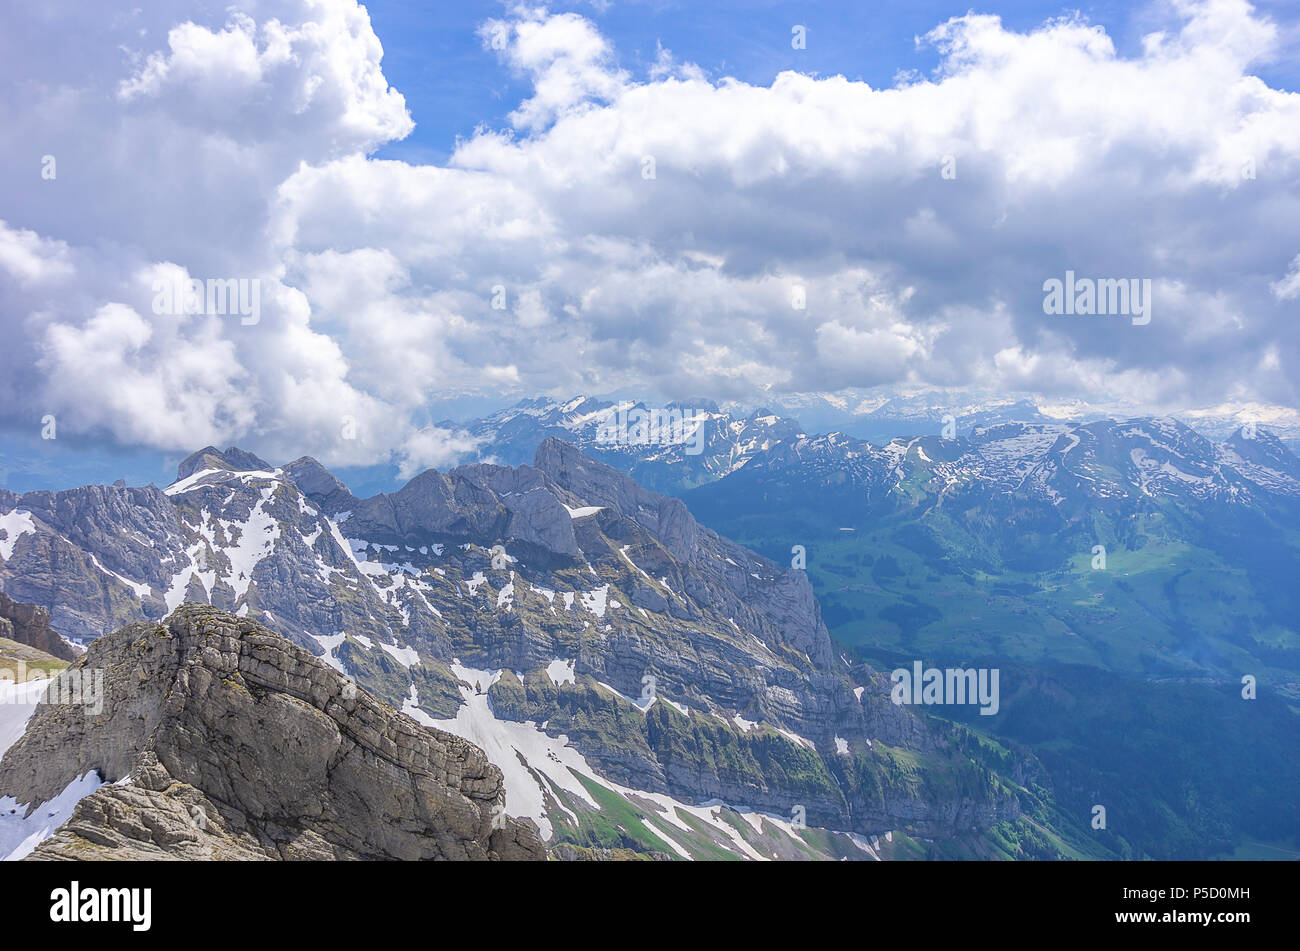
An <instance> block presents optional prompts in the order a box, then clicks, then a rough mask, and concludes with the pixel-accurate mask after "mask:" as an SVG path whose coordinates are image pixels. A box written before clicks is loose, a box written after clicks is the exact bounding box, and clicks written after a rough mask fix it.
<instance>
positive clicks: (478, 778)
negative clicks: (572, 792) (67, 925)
mask: <svg viewBox="0 0 1300 951" xmlns="http://www.w3.org/2000/svg"><path fill="white" fill-rule="evenodd" d="M93 670H102V671H103V672H104V700H103V704H102V709H101V710H100V711H99V712H98V713H96V712H95V710H94V709H93V708H92V707H90V706H89V705H87V704H80V703H78V704H71V703H57V704H55V703H42V704H40V705H39V706H38V707H37V710H36V712H35V714H34V715H33V716H32V718H31V720H30V722H29V723H28V725H27V729H26V732H25V733H24V734H23V736H22V738H21V739H19V740H18V742H17V743H15V744H14V746H13V747H12V748H10V750H9V751H8V753H6V754H5V756H4V758H3V760H0V795H8V796H13V797H14V799H15V800H16V801H17V802H19V803H30V804H33V806H34V807H35V806H36V805H38V804H41V803H45V802H49V801H50V800H52V799H54V798H55V797H56V796H58V795H59V794H60V793H61V792H62V791H63V790H65V789H67V788H69V786H70V785H72V784H73V783H74V782H75V781H76V780H77V779H78V777H81V776H84V775H85V774H86V773H88V772H91V771H95V772H97V773H98V774H99V776H100V777H101V778H103V779H104V780H106V781H107V782H108V783H110V784H106V785H103V786H100V787H99V788H98V789H97V790H95V791H94V792H93V793H91V794H90V795H89V796H86V797H85V798H84V799H82V800H81V801H80V802H79V803H78V804H77V807H76V810H75V812H74V813H73V816H72V818H71V819H70V820H69V821H68V822H67V823H65V824H64V826H63V827H62V828H61V829H60V830H59V831H58V833H57V834H55V835H54V836H53V837H52V838H50V839H48V840H47V841H45V842H44V843H43V844H42V845H40V846H39V847H38V848H37V850H36V852H35V853H33V857H34V858H46V859H72V858H115V859H117V858H121V859H135V858H244V859H252V858H261V859H322V858H324V859H384V858H391V859H539V858H543V857H544V855H545V852H544V849H543V847H542V845H541V842H540V840H539V839H538V837H537V834H536V831H535V829H534V828H533V826H532V825H531V824H530V823H525V822H521V821H519V820H513V819H506V818H505V817H504V815H503V809H502V803H503V801H504V791H503V787H502V782H501V773H500V771H499V770H497V768H496V767H494V766H493V765H491V764H490V763H489V762H488V760H487V758H486V757H485V756H484V754H483V752H482V751H481V750H479V749H478V748H477V747H475V746H473V745H472V744H470V743H468V742H466V741H465V740H463V739H460V738H458V737H455V736H452V735H450V734H447V733H443V732H441V731H438V730H433V729H429V728H427V727H423V726H420V725H419V724H417V723H416V722H415V721H413V720H411V719H410V718H409V717H406V716H404V715H402V714H399V713H396V712H395V711H393V710H392V709H391V708H389V707H388V706H386V705H385V704H383V703H382V702H380V701H378V700H376V699H375V698H374V697H372V696H371V695H369V694H368V693H366V692H364V691H360V690H357V689H356V687H355V686H354V685H352V684H351V683H350V682H348V681H347V680H346V679H345V678H344V677H343V676H342V675H340V674H339V673H338V672H337V671H335V670H333V669H331V668H330V667H329V666H327V665H325V664H323V663H321V662H320V661H318V660H317V659H315V658H314V657H312V656H311V655H310V654H308V653H307V652H306V651H304V650H302V649H301V648H299V647H297V646H295V645H294V644H292V643H290V642H289V641H287V640H285V639H284V638H282V637H280V636H279V635H276V634H274V633H272V632H271V631H269V630H267V629H266V628H264V627H262V626H261V625H260V624H257V623H256V622H254V621H250V620H247V619H243V618H239V617H235V616H233V615H230V614H227V613H225V612H222V611H219V610H217V609H215V608H211V607H209V606H206V605H194V604H186V605H184V606H182V607H181V608H179V609H178V610H177V611H175V612H174V613H173V614H171V615H170V616H169V617H168V618H167V619H166V620H165V621H164V622H163V623H161V624H154V623H147V622H146V623H138V624H133V625H130V626H128V627H126V628H123V629H122V630H120V631H118V632H116V633H114V634H111V635H107V636H105V637H102V638H100V639H99V640H97V641H96V642H95V643H94V644H93V645H92V646H91V647H90V649H89V651H88V652H87V653H86V655H85V656H84V657H83V658H82V659H81V660H80V661H78V662H77V663H76V664H74V665H73V667H72V668H70V672H69V673H74V674H75V673H76V672H78V671H93ZM63 676H65V677H67V676H68V674H64V675H63Z"/></svg>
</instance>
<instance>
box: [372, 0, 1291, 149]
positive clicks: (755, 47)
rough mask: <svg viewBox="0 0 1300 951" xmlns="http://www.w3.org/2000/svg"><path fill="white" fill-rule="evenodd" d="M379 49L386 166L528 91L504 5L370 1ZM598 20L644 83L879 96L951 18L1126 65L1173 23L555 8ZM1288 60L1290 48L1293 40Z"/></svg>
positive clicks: (1100, 17) (718, 8) (913, 65)
mask: <svg viewBox="0 0 1300 951" xmlns="http://www.w3.org/2000/svg"><path fill="white" fill-rule="evenodd" d="M1256 6H1257V7H1258V8H1259V9H1260V10H1261V11H1267V12H1269V13H1272V14H1273V15H1274V16H1276V17H1278V18H1280V19H1284V20H1285V19H1286V18H1287V15H1288V13H1291V14H1294V12H1295V11H1296V10H1297V9H1300V3H1298V2H1297V0H1262V2H1259V3H1257V4H1256ZM366 8H367V9H368V10H369V11H370V18H371V20H372V22H373V23H374V26H375V32H376V33H377V34H378V36H379V38H380V40H381V41H382V42H383V44H384V73H385V75H387V76H388V78H389V79H390V81H391V82H392V83H393V85H394V86H396V87H397V88H398V89H400V90H401V91H402V93H403V94H404V95H405V96H406V99H407V102H408V104H409V106H410V108H411V111H412V114H413V115H414V118H415V121H416V128H415V132H414V133H413V134H412V135H411V136H409V137H408V138H406V139H404V140H403V141H401V142H395V143H391V144H389V145H386V146H385V147H384V148H382V149H381V150H380V151H379V153H378V154H379V156H381V157H389V158H399V159H403V160H405V161H419V162H436V163H443V162H446V160H447V158H448V156H449V155H450V154H451V149H452V147H453V145H454V143H455V141H456V139H457V137H467V136H469V135H471V134H472V133H473V131H474V129H475V127H476V126H478V125H480V124H486V125H488V126H490V127H493V128H500V127H504V126H506V125H507V121H506V116H507V114H508V113H509V112H510V110H511V109H513V108H514V107H515V104H516V103H518V102H519V100H520V99H522V98H524V97H525V96H526V95H527V91H528V85H527V83H526V82H522V81H520V80H519V77H512V76H511V75H510V73H509V71H507V70H504V69H502V68H501V67H500V66H499V65H498V64H497V63H495V62H494V61H493V58H492V56H491V55H490V54H489V53H487V52H485V51H484V50H483V47H482V42H481V40H480V39H479V37H478V36H477V35H476V34H475V30H476V29H477V28H478V26H479V25H480V24H481V23H482V22H483V21H484V20H485V19H488V18H490V17H495V16H500V15H501V12H502V11H503V10H504V9H505V5H504V4H500V3H465V4H461V3H429V2H427V0H371V2H370V3H367V4H366ZM554 9H557V10H559V9H572V10H575V11H578V12H581V13H582V14H583V15H585V16H588V17H591V18H592V19H593V20H594V21H595V22H596V23H597V24H598V25H599V27H600V29H601V30H602V32H604V33H605V35H606V36H608V37H609V38H610V40H611V41H612V42H613V44H614V46H615V47H616V49H617V52H618V56H619V61H620V63H621V65H622V66H623V67H624V68H625V69H628V70H629V71H631V72H632V73H633V74H634V75H637V76H639V77H643V76H644V75H645V73H646V71H647V70H648V69H649V68H650V66H651V65H652V64H653V63H654V62H655V58H656V56H657V51H658V48H659V46H660V45H662V46H664V47H666V48H668V49H670V50H671V51H672V53H673V54H674V56H675V57H676V58H678V59H679V60H683V61H687V62H693V63H696V64H697V65H699V66H700V67H702V68H703V69H704V70H705V72H706V73H707V74H708V75H709V76H710V77H711V78H715V79H716V78H720V77H722V76H734V77H736V78H737V79H741V80H744V81H745V82H749V83H754V84H759V85H767V84H769V83H771V81H772V80H773V78H775V76H776V75H777V73H779V72H781V71H782V70H786V69H792V70H798V71H800V72H807V73H813V74H817V75H822V76H830V75H837V74H838V75H844V76H846V77H848V78H850V79H861V80H863V81H864V82H867V83H869V84H871V85H872V86H874V87H877V88H880V87H886V86H890V85H892V84H893V83H894V81H895V77H896V76H897V74H898V73H899V72H900V71H907V70H917V71H920V72H921V73H924V74H928V73H929V72H930V71H931V70H933V69H934V68H935V66H936V65H937V64H938V62H939V58H938V56H937V54H936V52H935V50H934V49H933V48H932V47H930V46H928V45H927V44H924V43H922V44H918V43H917V42H916V37H920V36H924V35H925V34H926V33H928V32H929V31H930V30H931V29H932V28H934V27H935V26H937V25H938V24H940V23H942V22H944V21H945V20H947V19H948V18H949V17H954V16H960V15H962V14H963V13H966V12H967V11H968V10H975V11H977V12H981V13H996V14H997V15H998V16H1000V17H1002V19H1003V22H1004V23H1005V24H1006V25H1007V26H1008V27H1010V28H1012V29H1016V30H1029V29H1032V28H1034V27H1036V26H1038V25H1039V24H1041V23H1043V22H1044V21H1045V20H1048V19H1050V18H1052V17H1059V16H1072V15H1074V14H1075V13H1079V14H1081V15H1082V16H1084V17H1086V18H1087V19H1088V20H1089V21H1090V22H1092V23H1095V24H1100V25H1102V26H1104V27H1105V28H1106V31H1107V33H1108V34H1109V35H1110V36H1111V38H1112V39H1113V40H1114V41H1115V44H1116V47H1117V50H1118V52H1119V53H1120V55H1134V54H1136V53H1137V52H1138V51H1139V49H1140V43H1141V37H1142V35H1143V34H1145V33H1148V32H1150V31H1152V30H1154V29H1159V28H1160V27H1161V26H1162V25H1164V24H1165V23H1166V22H1167V19H1168V17H1167V16H1165V15H1162V13H1164V12H1165V11H1162V10H1161V8H1160V7H1159V6H1158V5H1154V4H1144V3H1134V2H1131V0H1105V2H1100V3H1079V4H1060V3H1052V2H1041V0H998V2H990V3H983V4H980V3H962V2H947V0H905V2H898V0H890V2H869V3H868V2H861V3H846V2H842V0H841V2H828V0H802V2H797V3H789V2H786V3H782V2H766V0H744V2H735V0H723V2H707V3H694V2H669V0H650V2H638V0H633V2H613V3H609V4H589V3H577V4H573V5H568V6H564V5H561V6H555V7H554ZM794 24H803V25H805V26H806V27H807V46H806V48H805V49H804V50H802V51H795V50H794V49H792V48H791V45H790V30H791V27H792V26H793V25H794ZM1290 48H1291V49H1292V50H1295V46H1294V39H1293V40H1292V46H1291V47H1290ZM1258 72H1259V75H1260V76H1261V77H1262V78H1264V79H1265V80H1266V81H1267V82H1269V84H1270V85H1273V86H1275V87H1279V88H1286V89H1292V90H1294V89H1295V88H1296V85H1297V79H1298V78H1300V57H1298V56H1296V55H1291V56H1283V57H1279V61H1278V62H1276V63H1273V64H1270V65H1268V66H1266V67H1264V68H1261V69H1259V70H1258Z"/></svg>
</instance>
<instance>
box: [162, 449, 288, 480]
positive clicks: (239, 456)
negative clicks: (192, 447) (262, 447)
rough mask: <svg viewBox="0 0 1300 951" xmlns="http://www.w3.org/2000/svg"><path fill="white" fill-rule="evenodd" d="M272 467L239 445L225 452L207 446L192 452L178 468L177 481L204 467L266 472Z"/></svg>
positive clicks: (200, 470) (231, 470) (232, 470)
mask: <svg viewBox="0 0 1300 951" xmlns="http://www.w3.org/2000/svg"><path fill="white" fill-rule="evenodd" d="M271 468H272V466H271V464H270V463H268V462H266V461H264V460H263V459H260V458H259V457H257V456H255V455H253V454H252V453H251V452H245V451H244V450H243V449H240V448H238V447H237V446H230V447H229V448H227V449H226V450H225V451H224V452H222V451H221V450H220V449H217V448H216V447H215V446H207V447H205V448H203V449H200V450H199V451H198V452H195V453H191V454H190V455H189V456H187V457H186V458H185V460H184V461H183V462H182V463H181V464H180V465H179V466H177V468H176V481H178V482H179V481H180V480H181V479H186V478H189V477H190V476H192V475H193V474H194V473H196V472H202V471H203V470H204V469H225V470H227V471H230V472H265V471H268V470H270V469H271Z"/></svg>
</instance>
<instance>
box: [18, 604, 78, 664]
mask: <svg viewBox="0 0 1300 951" xmlns="http://www.w3.org/2000/svg"><path fill="white" fill-rule="evenodd" d="M0 637H7V638H9V639H10V640H14V641H17V642H18V643H19V644H26V645H27V646H28V647H35V648H36V649H37V650H41V651H44V652H45V653H47V654H52V655H54V656H55V657H57V658H59V659H60V660H73V659H74V658H76V656H77V654H76V651H74V650H73V649H72V648H71V647H69V646H68V645H67V643H66V642H65V641H64V640H63V638H61V637H59V635H58V634H56V633H55V632H54V631H53V630H52V629H51V627H50V612H49V611H46V610H45V609H44V608H43V607H41V606H39V605H36V604H23V603H21V602H19V601H15V600H14V599H13V598H11V597H9V596H8V595H7V594H5V593H4V592H3V591H0Z"/></svg>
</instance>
